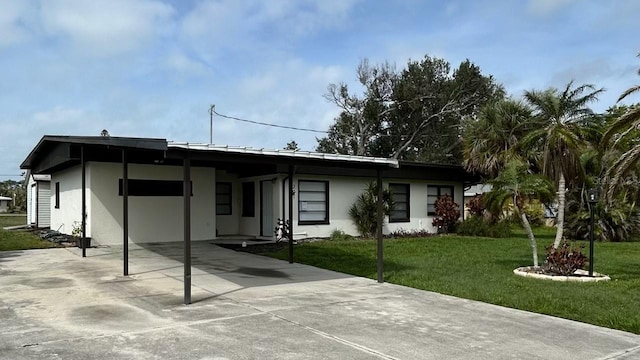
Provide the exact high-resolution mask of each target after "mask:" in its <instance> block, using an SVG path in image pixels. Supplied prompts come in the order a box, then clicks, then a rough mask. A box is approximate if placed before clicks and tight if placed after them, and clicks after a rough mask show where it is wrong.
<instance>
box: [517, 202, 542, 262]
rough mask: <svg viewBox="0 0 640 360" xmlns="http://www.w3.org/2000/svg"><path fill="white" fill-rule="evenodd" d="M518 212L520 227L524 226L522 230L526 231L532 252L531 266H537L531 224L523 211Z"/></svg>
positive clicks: (534, 240) (536, 254)
mask: <svg viewBox="0 0 640 360" xmlns="http://www.w3.org/2000/svg"><path fill="white" fill-rule="evenodd" d="M518 212H519V213H520V220H521V221H522V227H524V231H525V232H526V233H527V237H528V238H529V242H530V243H531V252H532V253H533V266H534V267H538V245H537V244H536V238H535V236H533V230H531V225H530V224H529V220H528V219H527V215H526V214H525V213H524V211H518Z"/></svg>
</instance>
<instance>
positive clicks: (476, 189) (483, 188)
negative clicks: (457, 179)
mask: <svg viewBox="0 0 640 360" xmlns="http://www.w3.org/2000/svg"><path fill="white" fill-rule="evenodd" d="M491 189H492V186H491V185H489V184H474V185H471V186H468V187H466V188H465V189H464V217H465V218H467V217H469V201H471V199H473V198H474V197H476V196H478V195H482V194H484V193H487V192H489V191H491Z"/></svg>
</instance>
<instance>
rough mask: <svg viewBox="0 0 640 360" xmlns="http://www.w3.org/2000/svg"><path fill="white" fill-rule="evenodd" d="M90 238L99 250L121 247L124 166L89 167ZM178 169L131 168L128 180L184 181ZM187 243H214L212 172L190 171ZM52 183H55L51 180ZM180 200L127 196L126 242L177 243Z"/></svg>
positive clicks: (173, 167) (178, 197)
mask: <svg viewBox="0 0 640 360" xmlns="http://www.w3.org/2000/svg"><path fill="white" fill-rule="evenodd" d="M89 168H90V169H91V170H90V173H91V204H92V206H91V216H90V220H91V221H90V222H91V228H92V232H91V236H92V237H93V238H94V239H95V240H96V241H98V242H99V243H101V244H120V243H122V196H119V195H118V188H119V185H118V184H119V179H121V178H122V164H110V163H89ZM182 178H183V173H182V167H181V166H159V165H139V164H129V179H154V180H178V181H180V180H182ZM191 180H192V184H193V186H192V192H193V196H192V198H191V237H192V239H193V240H206V239H213V238H215V229H216V216H215V181H216V174H215V169H213V168H197V167H192V168H191ZM52 181H53V180H52ZM183 220H184V217H183V198H182V196H129V240H130V241H132V242H135V243H144V242H165V241H180V240H182V238H183V234H184V233H183V230H184V226H183V224H184V221H183Z"/></svg>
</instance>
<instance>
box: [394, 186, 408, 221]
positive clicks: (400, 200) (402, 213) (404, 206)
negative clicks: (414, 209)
mask: <svg viewBox="0 0 640 360" xmlns="http://www.w3.org/2000/svg"><path fill="white" fill-rule="evenodd" d="M389 190H390V191H391V198H392V199H393V210H391V214H389V222H409V214H410V213H409V184H389Z"/></svg>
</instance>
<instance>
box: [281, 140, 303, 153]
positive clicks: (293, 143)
mask: <svg viewBox="0 0 640 360" xmlns="http://www.w3.org/2000/svg"><path fill="white" fill-rule="evenodd" d="M284 149H285V150H293V151H300V147H299V146H298V143H297V142H296V141H295V140H291V141H289V142H288V143H287V146H285V147H284Z"/></svg>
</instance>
